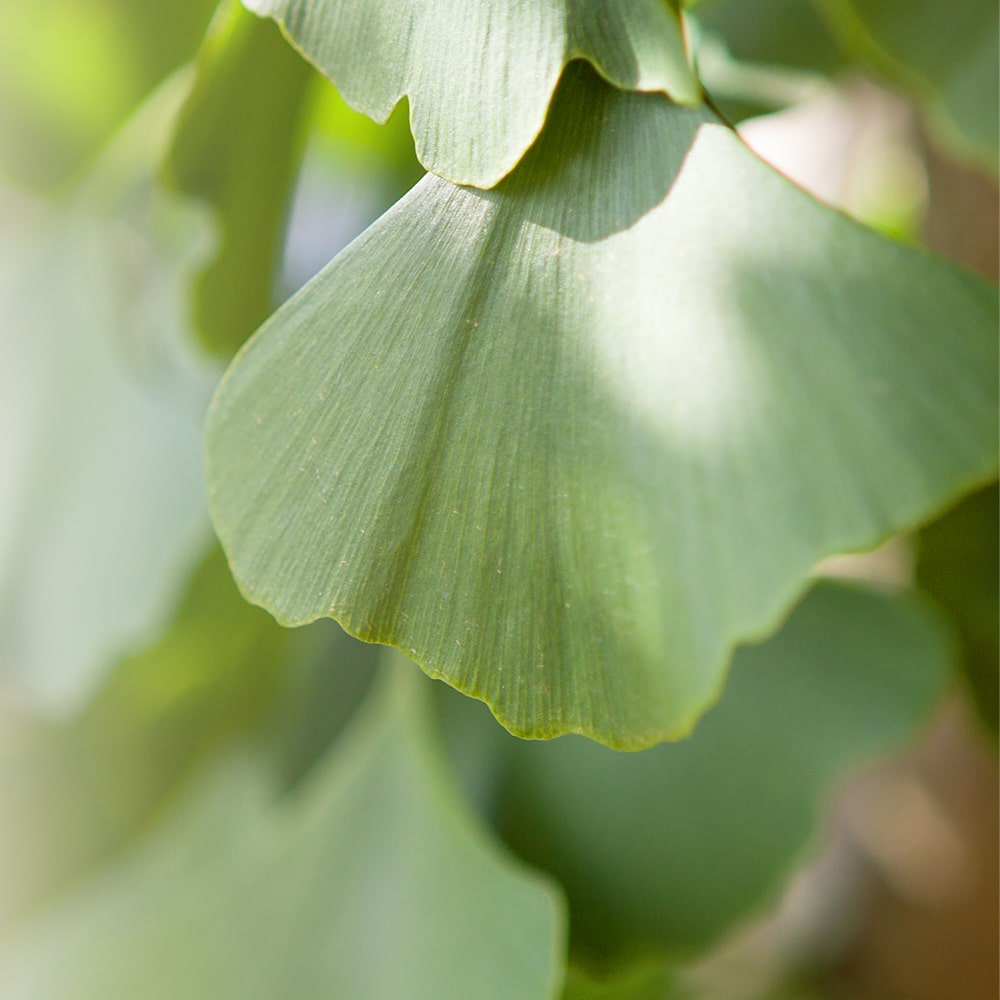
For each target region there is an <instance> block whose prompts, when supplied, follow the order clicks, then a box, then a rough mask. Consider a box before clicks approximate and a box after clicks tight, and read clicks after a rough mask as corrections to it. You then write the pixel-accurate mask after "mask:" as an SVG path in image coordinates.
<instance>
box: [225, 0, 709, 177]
mask: <svg viewBox="0 0 1000 1000" xmlns="http://www.w3.org/2000/svg"><path fill="white" fill-rule="evenodd" d="M244 4H245V6H246V7H248V8H249V9H250V10H252V11H255V12H256V13H258V14H266V15H269V16H271V17H274V18H276V19H277V20H278V22H279V23H280V24H281V25H282V26H283V28H284V29H285V31H286V32H287V33H288V35H289V37H291V39H292V40H293V41H294V42H295V44H296V45H298V46H299V47H300V48H301V49H302V51H303V52H304V53H305V54H306V55H307V56H308V57H309V58H310V59H311V60H312V61H313V62H314V63H315V64H316V65H317V66H318V67H319V68H320V69H321V70H322V71H323V72H324V73H325V74H326V75H327V76H328V77H329V78H330V79H331V80H333V82H334V83H335V84H336V85H337V88H338V89H339V90H340V92H341V93H342V94H343V95H344V97H345V98H346V99H347V101H348V103H349V104H351V105H352V106H353V107H355V108H357V109H358V110H360V111H363V112H364V113H365V114H367V115H370V116H371V117H373V118H376V119H378V120H379V121H384V120H385V119H386V118H387V117H388V115H389V112H390V111H391V110H392V108H393V106H394V105H395V104H396V103H397V102H398V101H399V99H400V98H401V97H403V96H404V95H406V96H408V97H409V99H410V108H411V116H410V117H411V125H412V128H413V134H414V136H415V138H416V143H417V155H418V156H419V158H420V161H421V163H423V164H424V166H425V167H427V169H428V170H430V171H432V172H433V173H435V174H438V175H439V176H442V177H446V178H448V179H449V180H451V181H454V182H456V183H461V184H474V185H476V186H478V187H492V186H493V185H494V184H496V183H497V181H499V180H500V178H501V177H503V176H504V175H505V174H506V173H507V172H508V171H509V170H510V169H511V168H512V167H513V166H514V164H515V163H517V161H518V160H519V159H520V158H521V156H522V155H523V154H524V152H525V150H527V148H528V147H529V146H530V145H531V144H532V142H533V141H534V139H535V137H536V136H537V135H538V132H539V130H540V129H541V127H542V122H543V121H544V119H545V112H546V109H547V107H548V104H549V101H550V99H551V97H552V93H553V91H554V90H555V87H556V83H557V82H558V80H559V75H560V73H561V72H562V69H563V67H564V66H565V65H566V63H567V62H568V61H570V60H571V59H573V58H576V57H582V58H584V59H587V60H589V61H590V62H592V63H593V64H594V65H595V66H596V67H597V68H598V69H599V70H600V72H601V73H602V74H604V76H606V77H607V78H608V79H609V80H611V81H612V82H613V83H615V84H616V85H618V86H620V87H623V88H626V89H634V90H644V91H650V90H662V91H665V92H666V93H668V94H670V95H671V96H672V97H673V98H674V99H675V100H677V101H680V102H684V103H697V102H698V101H699V100H700V94H699V90H698V87H697V84H696V82H695V80H694V78H693V76H692V74H691V71H690V69H689V67H688V63H687V57H686V53H685V49H684V40H683V36H682V31H681V26H680V21H679V19H678V15H677V13H676V11H675V10H674V9H673V7H672V6H671V5H670V4H668V3H666V2H664V0H369V2H366V3H356V2H354V0H244Z"/></svg>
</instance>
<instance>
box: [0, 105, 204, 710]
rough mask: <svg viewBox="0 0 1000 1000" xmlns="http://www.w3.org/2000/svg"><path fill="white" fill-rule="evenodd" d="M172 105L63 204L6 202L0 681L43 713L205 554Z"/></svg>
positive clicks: (1, 308) (197, 359)
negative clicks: (172, 162) (159, 154)
mask: <svg viewBox="0 0 1000 1000" xmlns="http://www.w3.org/2000/svg"><path fill="white" fill-rule="evenodd" d="M178 96H179V95H178V92H177V90H176V88H173V89H172V90H168V91H164V92H163V93H162V95H161V97H160V98H159V99H158V100H156V101H154V102H153V104H151V105H150V106H149V108H148V109H147V110H146V111H145V112H144V114H143V116H142V117H141V118H140V119H138V120H137V121H136V122H135V123H134V124H133V125H132V126H131V127H130V130H129V131H128V132H127V133H125V134H124V135H123V136H122V137H121V139H120V140H119V141H118V142H117V143H116V145H115V146H114V147H113V148H112V150H111V151H110V152H109V153H108V154H107V155H106V156H105V157H104V159H103V160H102V161H101V162H100V163H98V164H97V165H96V167H95V168H94V170H93V171H92V173H91V174H90V175H89V176H88V177H87V179H86V180H85V182H84V183H83V184H82V185H81V187H80V189H79V191H78V192H77V193H76V194H75V195H74V196H73V197H72V198H70V199H68V200H67V201H66V202H64V203H62V204H59V205H56V206H51V205H39V204H29V203H26V202H25V200H24V199H23V198H18V197H17V196H15V195H13V194H10V193H4V192H0V199H3V202H4V208H3V211H4V223H5V224H4V230H3V237H2V241H0V312H2V315H3V317H4V320H3V325H2V327H0V352H2V355H3V365H2V366H0V678H2V679H3V680H4V681H5V682H8V683H10V682H13V683H14V684H16V685H18V686H19V687H20V688H21V689H22V690H23V691H24V692H28V693H30V694H31V695H32V696H33V697H35V698H37V699H38V701H39V702H40V703H44V704H45V705H47V706H48V707H51V708H52V709H54V710H65V709H69V708H72V707H74V706H76V705H78V704H79V703H80V701H81V700H82V699H83V698H84V697H85V696H86V695H87V694H88V692H90V691H92V690H93V689H94V687H95V686H96V685H97V683H98V682H99V681H100V679H101V676H102V673H103V671H105V670H106V669H108V668H109V667H110V666H111V665H112V664H113V663H114V662H115V661H116V660H117V659H118V658H119V657H120V656H122V655H124V654H126V653H129V652H133V651H135V650H136V649H138V648H140V647H141V646H142V645H143V644H145V643H146V642H148V641H150V640H151V639H152V638H153V637H154V635H155V633H156V630H157V629H158V628H159V627H161V625H162V624H163V623H164V619H165V618H166V617H167V616H168V615H169V613H170V611H171V609H172V607H173V604H174V602H175V601H176V599H177V597H178V596H179V593H180V590H181V588H182V587H183V584H184V582H185V580H186V578H187V576H188V573H189V572H190V570H191V568H192V566H193V564H194V563H195V562H196V561H197V559H198V558H199V557H200V556H201V554H202V552H203V551H204V548H205V546H206V544H207V541H208V533H209V532H208V523H207V517H206V514H205V505H204V492H203V482H202V472H201V430H200V424H201V421H202V416H203V413H204V408H205V405H206V402H207V399H208V396H209V393H210V391H211V386H212V383H213V381H214V378H215V372H216V369H215V368H214V366H211V365H209V364H207V363H206V360H205V359H204V358H203V357H201V356H199V355H197V354H196V353H195V352H194V351H193V350H192V345H191V343H190V341H189V339H188V334H189V325H188V317H187V313H186V305H187V300H186V293H187V290H188V287H189V282H190V280H191V275H192V272H193V270H194V269H195V268H196V267H197V266H198V265H199V264H200V263H201V261H202V260H203V258H204V254H205V250H206V247H207V235H208V234H207V227H206V225H205V220H204V219H203V217H202V216H201V214H200V213H196V212H195V211H194V210H193V209H192V208H191V206H190V205H189V204H188V203H186V202H183V201H182V200H181V199H179V198H177V197H176V196H168V195H167V194H166V193H165V192H163V191H161V190H159V189H158V188H157V187H156V185H155V184H154V182H153V178H152V171H153V164H152V162H151V160H152V158H153V156H154V155H155V152H156V151H157V150H159V149H161V148H162V138H163V136H162V134H161V130H162V128H163V125H164V123H165V122H166V121H167V120H169V117H170V115H171V114H172V113H173V110H174V108H175V106H176V98H177V97H178Z"/></svg>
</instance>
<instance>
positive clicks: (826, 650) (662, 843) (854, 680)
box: [443, 582, 951, 964]
mask: <svg viewBox="0 0 1000 1000" xmlns="http://www.w3.org/2000/svg"><path fill="white" fill-rule="evenodd" d="M950 652H951V650H950V647H949V643H948V638H947V634H946V632H945V631H944V629H943V628H942V626H941V623H940V622H939V621H938V620H937V619H936V618H935V617H934V616H933V615H931V614H930V613H929V612H928V610H927V609H926V608H924V607H922V606H921V605H920V604H918V603H915V602H913V601H912V600H906V599H902V598H900V597H889V596H886V595H884V594H880V593H878V592H876V591H871V590H863V589H858V588H855V587H848V586H845V585H843V584H837V583H832V582H825V583H820V584H818V585H817V586H816V587H814V589H813V590H812V591H811V592H810V593H809V594H808V595H807V596H806V598H805V599H804V600H803V602H802V603H801V604H800V605H799V607H798V608H796V610H795V611H794V612H793V613H792V615H791V617H790V618H789V619H788V621H787V622H786V623H785V625H784V626H783V627H782V628H781V629H780V630H779V631H778V632H777V634H776V635H775V636H774V637H772V638H771V639H769V640H767V641H766V642H762V643H760V644H759V645H756V646H747V647H743V648H741V649H740V650H739V651H738V652H737V654H736V657H735V660H734V662H733V672H732V676H731V678H730V680H729V683H728V684H727V686H726V690H725V692H724V694H723V696H722V699H721V701H720V703H719V704H718V705H717V706H716V707H715V708H714V709H712V710H711V711H710V712H709V714H708V716H707V717H706V718H705V719H704V720H703V722H702V723H701V724H700V725H699V727H698V728H697V730H696V731H695V733H694V734H693V735H692V736H691V737H689V738H688V739H686V740H684V741H682V742H680V743H678V744H664V745H662V746H659V747H655V748H654V749H652V750H646V751H643V752H641V753H635V754H622V753H616V752H614V751H612V750H608V749H606V748H605V747H601V746H599V745H597V744H596V743H594V742H592V741H590V740H585V739H582V738H580V737H576V736H571V737H566V738H564V739H559V740H554V741H552V742H550V743H536V742H529V741H523V740H515V739H512V738H510V737H507V738H503V739H500V738H493V737H491V736H490V734H489V732H483V731H482V729H483V726H484V725H487V723H488V720H486V718H485V715H484V713H483V712H482V710H477V709H475V708H473V707H471V706H468V704H467V700H465V699H456V698H449V699H448V700H447V701H446V702H445V704H444V706H443V708H444V712H445V714H444V718H445V721H446V731H448V732H450V733H451V734H452V740H453V747H454V751H453V752H454V754H455V756H456V757H457V758H459V759H461V758H463V757H465V756H476V755H479V756H480V757H482V758H484V760H488V761H490V763H489V767H488V769H487V771H486V773H490V774H492V779H491V781H490V785H491V787H492V792H491V794H490V796H489V798H488V800H487V801H486V803H484V808H485V809H486V811H487V812H488V813H489V814H491V815H493V816H494V817H495V822H496V824H497V826H498V828H499V830H500V831H501V832H502V834H503V836H504V838H505V839H506V841H507V842H508V843H509V844H510V845H511V846H513V847H514V848H515V849H516V850H517V851H518V853H519V854H520V855H521V856H522V857H523V858H525V859H526V860H528V861H530V862H531V863H532V864H534V865H536V866H538V867H539V868H542V869H544V870H545V871H548V872H550V873H551V874H552V875H554V876H555V877H556V878H557V879H558V880H559V882H560V884H561V885H562V886H563V887H564V888H565V890H566V893H567V895H568V898H569V903H570V921H571V926H572V928H573V935H574V936H573V943H574V946H575V949H576V950H577V951H578V952H579V953H580V954H581V956H582V957H584V958H586V959H588V960H589V961H591V962H595V961H596V962H603V963H609V962H610V963H612V964H619V963H621V962H622V961H623V960H625V959H629V958H633V957H635V956H636V954H638V955H639V956H642V955H644V954H648V953H654V954H659V955H667V956H673V957H675V958H676V957H678V956H680V957H683V956H687V955H691V954H696V953H699V952H701V951H703V950H704V949H705V948H706V947H707V946H708V945H710V944H711V943H712V942H713V941H715V940H717V939H718V938H719V937H721V936H722V935H723V934H724V933H725V932H726V931H728V930H730V929H731V928H732V927H733V926H734V925H735V924H736V922H737V921H738V920H740V919H741V918H743V917H745V916H746V915H747V914H749V913H751V912H752V911H753V910H754V909H755V908H758V907H760V906H761V905H762V903H763V902H766V901H767V900H768V899H771V898H773V897H774V895H775V894H776V892H777V889H778V887H779V886H780V885H781V884H782V882H783V880H784V878H785V877H786V876H787V874H788V872H789V869H790V867H791V866H792V864H794V863H795V862H797V861H799V860H800V859H801V855H802V852H803V850H804V849H805V847H806V845H807V843H808V841H809V839H810V836H811V832H812V828H813V821H814V817H815V815H816V813H817V811H818V810H819V808H820V807H821V805H822V802H823V801H824V799H825V796H826V795H827V794H828V793H829V792H830V790H831V789H832V788H833V786H834V784H835V782H836V781H837V780H839V779H840V778H842V776H843V775H844V774H846V773H848V772H849V770H850V769H851V768H853V767H856V766H857V765H858V764H859V763H860V762H862V761H863V760H865V759H867V758H871V757H874V756H875V755H877V754H879V753H881V752H884V751H885V750H886V749H888V748H890V747H893V746H898V745H899V744H900V743H901V742H902V741H904V740H905V739H906V738H907V736H908V734H910V733H912V732H913V731H914V729H915V728H916V727H917V726H918V725H919V724H920V722H921V721H922V720H924V719H926V718H927V716H928V715H929V713H930V711H931V709H932V707H933V705H934V704H935V702H936V700H937V698H938V697H939V696H940V694H941V691H942V688H943V686H944V682H945V680H946V678H947V676H948V669H949V666H950V663H949V655H950ZM472 716H474V717H475V718H472ZM483 770H484V766H483V764H480V768H479V772H478V773H474V774H472V775H470V776H469V777H471V778H472V780H473V781H474V782H475V783H476V784H478V783H480V782H481V781H482V774H483ZM467 780H468V778H467Z"/></svg>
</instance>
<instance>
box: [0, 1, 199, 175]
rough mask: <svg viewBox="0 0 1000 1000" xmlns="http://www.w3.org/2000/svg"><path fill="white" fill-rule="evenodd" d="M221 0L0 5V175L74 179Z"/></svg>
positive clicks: (186, 51) (190, 45) (186, 55)
mask: <svg viewBox="0 0 1000 1000" xmlns="http://www.w3.org/2000/svg"><path fill="white" fill-rule="evenodd" d="M217 2H218V0H183V2H175V3H162V2H161V0H33V2H32V3H5V4H3V6H2V7H0V175H2V174H7V175H8V176H12V177H13V178H14V179H16V180H17V181H18V182H19V183H22V184H27V185H29V186H31V187H35V188H50V187H52V186H53V185H57V184H60V183H62V182H64V181H65V180H66V179H67V178H69V177H70V176H72V175H73V174H74V173H76V172H77V171H78V170H79V169H80V167H81V165H82V164H83V163H84V162H85V161H86V160H87V159H89V158H90V157H91V156H92V155H93V154H94V153H95V151H96V150H97V149H98V148H99V147H100V145H101V144H102V143H103V142H105V141H106V140H107V139H108V138H109V137H110V135H111V134H112V132H113V131H114V130H115V129H116V128H117V127H118V126H119V125H120V124H121V123H122V121H123V120H124V119H125V117H126V116H127V115H128V114H129V112H131V111H132V110H133V109H134V108H135V107H136V106H137V105H138V104H139V102H140V101H141V100H142V99H143V98H144V97H145V96H146V95H147V94H149V93H150V92H151V91H152V90H153V88H154V87H155V86H156V85H157V84H158V83H159V82H160V81H161V80H163V79H164V78H165V77H166V76H167V75H168V74H169V73H170V72H171V71H172V70H173V69H175V68H176V67H177V66H179V65H180V64H181V63H184V62H186V61H187V60H188V59H190V58H191V57H192V56H193V55H194V53H195V50H196V49H197V48H198V45H199V43H200V41H201V37H202V35H203V33H204V31H205V28H206V27H207V25H208V22H209V19H210V18H211V16H212V13H213V11H214V10H215V6H216V3H217Z"/></svg>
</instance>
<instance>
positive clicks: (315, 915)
mask: <svg viewBox="0 0 1000 1000" xmlns="http://www.w3.org/2000/svg"><path fill="white" fill-rule="evenodd" d="M392 673H393V677H392V679H391V680H387V681H386V682H385V683H384V685H383V687H382V688H381V689H378V690H376V691H375V692H374V693H373V695H372V704H371V706H370V707H369V708H368V709H367V710H366V711H364V712H363V713H362V714H361V715H360V716H359V717H358V719H357V721H356V722H355V723H354V724H353V725H352V727H351V730H350V731H349V732H348V733H345V735H344V738H343V740H342V741H341V742H340V743H339V744H338V746H337V748H336V750H335V751H334V753H333V755H332V756H331V757H330V759H329V760H327V761H325V762H323V763H322V764H321V766H320V767H319V768H318V770H317V771H316V772H315V773H314V774H313V775H311V776H310V778H309V780H308V782H307V783H306V784H304V785H303V786H302V787H301V788H300V789H299V791H298V793H297V794H296V796H295V797H294V798H293V799H289V800H283V801H278V802H276V803H274V804H273V805H272V806H271V807H270V808H269V809H268V810H267V812H266V813H265V814H264V815H262V816H261V817H260V818H259V820H258V821H257V822H256V823H254V822H248V821H247V817H246V815H245V810H244V809H243V807H242V805H241V800H242V798H243V797H242V796H241V797H240V798H239V799H237V802H236V805H237V807H238V808H239V809H240V811H239V812H238V813H237V814H236V815H235V816H233V817H232V818H228V819H227V817H225V816H222V817H220V816H219V807H218V803H217V801H216V798H217V795H218V790H217V788H216V787H215V786H214V785H212V784H210V785H209V786H208V788H207V789H206V790H205V791H204V792H203V794H202V795H201V796H199V797H198V800H197V801H196V802H195V803H194V804H193V805H192V807H191V810H192V811H191V812H190V813H189V814H188V815H187V816H182V817H181V819H180V820H179V822H180V823H181V826H180V828H179V829H177V828H175V829H173V830H170V829H169V828H168V830H167V831H166V835H165V836H161V837H160V839H159V840H158V841H154V842H153V843H151V844H149V845H147V847H146V849H145V850H144V851H142V852H141V853H140V854H139V855H138V856H136V857H133V858H130V859H127V860H126V861H124V862H123V863H122V864H121V865H120V866H118V867H117V868H112V869H111V870H109V871H108V872H107V873H106V874H105V875H104V876H103V877H102V878H100V879H98V880H97V881H96V882H95V883H94V884H93V885H92V886H89V887H87V888H85V889H84V890H83V891H82V893H81V894H80V896H79V897H77V898H74V899H70V900H68V901H67V903H66V904H65V905H64V906H63V907H61V908H59V909H56V910H54V911H53V912H52V913H51V914H50V915H49V916H48V917H47V918H46V919H44V920H43V921H42V922H41V923H40V924H39V925H38V926H37V927H35V928H30V929H28V930H27V931H26V932H25V933H23V934H21V935H18V936H15V937H13V938H11V939H10V941H9V942H8V945H7V949H6V951H5V952H3V953H0V992H2V995H3V996H4V997H5V998H8V1000H107V998H108V997H122V998H124V997H143V998H148V1000H175V998H177V997H181V996H183V997H186V998H190V1000H230V998H231V1000H255V998H259V1000H272V998H274V997H276V996H292V997H295V998H296V1000H312V998H315V1000H321V998H322V1000H356V998H358V997H365V998H366V1000H395V998H400V997H406V998H407V1000H465V998H467V997H469V996H470V995H471V996H475V997H477V998H481V1000H509V998H510V997H518V998H523V1000H547V998H550V997H552V996H553V994H554V993H555V991H556V990H557V988H558V986H559V983H560V981H561V979H562V971H561V946H562V915H561V904H560V900H559V897H558V894H557V893H556V892H554V891H553V890H552V888H551V887H550V886H549V885H548V884H547V883H546V882H545V881H544V880H543V879H542V878H541V877H539V876H537V875H534V874H532V873H530V872H529V871H527V870H526V869H524V868H523V867H521V866H520V865H517V864H516V863H514V862H513V861H512V860H511V859H509V858H507V857H505V856H504V855H503V853H502V852H500V851H499V850H498V849H497V848H496V847H495V846H494V845H493V844H491V843H490V842H489V840H488V839H487V838H485V837H484V835H483V833H482V832H481V831H480V830H479V829H478V828H477V827H476V825H475V823H474V822H473V820H472V819H471V817H470V816H469V815H468V814H467V812H466V810H465V807H464V806H463V804H462V803H461V801H460V800H459V799H458V798H457V796H456V794H455V792H454V790H453V789H452V788H451V786H450V784H449V782H448V780H447V778H446V775H445V772H444V771H443V770H442V762H441V760H440V758H439V755H438V752H437V751H436V749H435V748H434V745H433V737H432V734H431V732H430V730H429V728H428V724H427V715H426V708H425V707H424V702H425V700H426V692H424V691H423V690H422V689H421V688H422V685H423V683H424V682H422V681H421V680H420V679H419V677H418V676H416V675H414V673H413V672H412V668H411V667H410V666H409V665H408V664H404V665H402V666H401V667H399V668H397V669H395V670H394V671H393V672H392ZM220 819H221V820H222V821H223V822H224V823H225V829H227V830H228V836H227V837H226V839H225V841H223V842H222V843H217V846H216V848H215V849H214V850H211V851H206V850H205V848H204V846H203V845H204V844H205V843H206V842H208V843H211V841H212V839H216V840H217V838H213V837H212V834H213V832H214V831H215V830H216V828H217V826H218V823H219V821H220ZM178 852H180V864H178ZM165 871H169V873H170V877H169V878H164V872H165Z"/></svg>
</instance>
